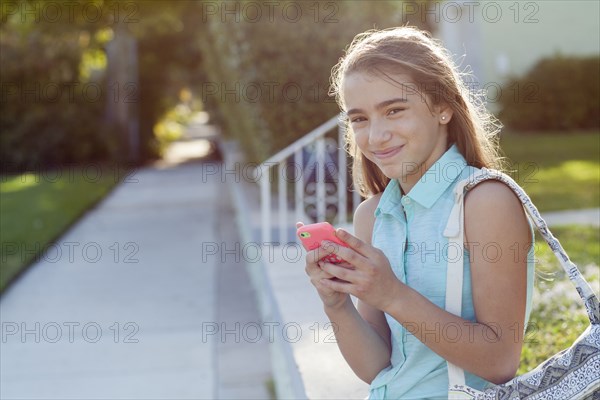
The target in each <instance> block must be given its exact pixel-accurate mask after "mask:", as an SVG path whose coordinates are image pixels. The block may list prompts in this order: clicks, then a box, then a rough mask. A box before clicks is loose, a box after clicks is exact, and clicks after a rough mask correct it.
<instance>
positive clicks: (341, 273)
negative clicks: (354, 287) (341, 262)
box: [319, 262, 357, 283]
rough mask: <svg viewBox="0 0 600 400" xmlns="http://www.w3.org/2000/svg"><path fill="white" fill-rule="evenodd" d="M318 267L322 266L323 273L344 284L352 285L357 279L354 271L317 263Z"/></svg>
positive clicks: (334, 265)
mask: <svg viewBox="0 0 600 400" xmlns="http://www.w3.org/2000/svg"><path fill="white" fill-rule="evenodd" d="M319 265H321V266H322V268H323V271H324V272H327V273H328V274H330V275H333V276H334V277H336V278H339V279H342V280H344V281H346V282H350V283H353V282H354V281H355V280H356V278H357V273H356V270H354V269H350V268H345V267H340V266H338V265H336V264H331V263H327V262H319Z"/></svg>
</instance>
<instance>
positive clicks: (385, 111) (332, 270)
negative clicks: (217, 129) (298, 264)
mask: <svg viewBox="0 0 600 400" xmlns="http://www.w3.org/2000/svg"><path fill="white" fill-rule="evenodd" d="M332 91H333V93H334V94H335V95H336V98H337V101H338V103H339V105H340V107H341V109H342V110H343V112H344V113H345V114H346V116H347V117H348V123H349V129H348V132H347V145H348V148H349V152H350V154H351V155H352V157H353V159H354V164H353V177H354V181H355V187H358V188H360V190H361V192H362V193H361V194H362V195H363V196H365V197H367V200H365V201H364V202H362V203H361V204H360V205H359V207H358V208H357V210H356V212H355V214H354V233H355V235H354V236H353V235H351V234H350V233H348V232H346V231H344V230H342V229H338V230H337V231H336V235H337V236H338V237H339V238H340V239H341V240H343V241H345V242H346V243H347V244H348V245H349V248H343V247H339V246H332V245H331V244H329V243H324V244H323V247H322V248H320V249H317V250H313V251H311V252H309V253H308V254H307V257H306V272H307V274H308V276H309V277H310V280H311V282H312V284H313V285H314V286H315V288H316V289H317V292H318V294H319V296H320V297H321V299H322V301H323V305H324V309H325V312H326V314H327V316H328V317H329V319H330V320H331V322H332V323H333V324H335V325H334V326H336V327H337V333H336V339H337V342H338V346H339V348H340V351H341V352H342V354H343V356H344V358H345V359H346V361H347V362H348V364H349V365H350V367H351V368H352V369H353V371H354V372H355V373H356V375H357V376H358V377H359V378H361V379H362V380H363V381H365V382H367V383H370V385H371V386H370V398H377V399H378V398H394V399H397V398H402V399H425V398H447V395H448V370H447V361H448V362H451V363H453V364H456V365H457V366H459V367H461V368H463V369H464V370H465V374H466V383H467V385H469V386H472V387H474V388H477V389H483V388H484V386H485V385H486V384H487V383H488V382H493V383H503V382H506V381H508V380H509V379H511V378H512V377H513V376H514V375H515V372H516V370H517V368H518V366H519V358H520V353H521V346H522V343H523V332H524V326H525V324H526V323H527V319H528V315H529V305H530V299H531V297H530V294H531V289H532V284H533V266H534V264H533V240H534V237H533V229H532V225H531V224H530V223H529V220H528V219H527V217H526V214H525V212H524V210H523V207H522V206H521V203H520V202H519V200H518V199H517V197H516V196H515V195H514V194H513V192H512V191H511V190H510V189H509V188H508V187H507V186H505V185H504V184H503V183H501V182H498V181H486V182H483V183H481V184H479V185H477V186H475V187H474V188H473V189H472V190H471V191H469V192H468V194H467V195H466V197H465V205H464V207H465V212H464V226H465V255H464V285H463V293H462V296H463V301H462V304H463V305H462V313H461V316H460V317H458V316H456V315H453V314H451V313H449V312H447V311H445V309H444V307H445V292H446V286H445V285H446V267H447V261H448V246H447V244H448V239H447V238H446V237H444V236H443V230H444V228H445V226H446V223H447V221H448V217H449V214H450V210H451V208H452V206H453V204H454V195H453V188H454V186H455V185H456V183H457V182H459V181H461V180H463V179H465V178H468V177H469V175H470V174H472V173H473V172H475V171H476V170H477V169H478V168H482V167H487V168H499V157H498V152H497V148H496V147H495V142H494V140H493V139H494V137H495V134H496V133H497V130H496V129H495V128H496V126H495V125H494V123H493V119H492V117H491V116H490V115H489V114H488V113H487V112H486V111H485V109H484V108H483V107H482V106H481V105H480V104H475V103H474V101H473V99H472V98H471V97H470V96H469V95H468V91H467V90H466V87H465V84H464V83H463V82H462V80H461V77H460V75H459V73H458V72H457V70H456V67H455V66H454V65H453V63H452V62H451V60H450V58H449V56H448V55H447V54H446V52H445V51H444V49H443V48H442V47H441V46H440V45H439V44H438V42H437V41H435V40H434V39H432V38H431V37H430V36H429V35H428V34H427V33H425V32H422V31H419V30H417V29H414V28H410V27H401V28H394V29H388V30H383V31H368V32H365V33H363V34H359V35H358V36H357V37H356V38H355V39H354V40H353V42H352V43H351V45H350V47H349V48H348V50H347V51H346V55H345V56H344V57H343V58H342V59H341V60H340V62H339V63H338V64H337V65H336V66H335V67H334V69H333V73H332ZM301 225H302V224H301V223H298V226H301ZM519 250H520V252H519ZM523 250H525V251H523ZM331 253H335V254H337V255H338V256H339V257H340V258H342V259H344V260H346V261H347V262H346V263H342V264H330V263H326V262H323V261H320V259H322V258H323V257H324V256H325V255H328V254H331ZM523 253H525V254H527V257H520V256H519V254H523ZM349 294H352V295H353V296H355V297H356V298H357V300H358V301H357V305H356V307H355V306H354V304H353V302H352V300H351V298H350V296H349Z"/></svg>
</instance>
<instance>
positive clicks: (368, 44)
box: [330, 26, 502, 197]
mask: <svg viewBox="0 0 600 400" xmlns="http://www.w3.org/2000/svg"><path fill="white" fill-rule="evenodd" d="M352 72H367V73H374V74H383V75H385V76H386V77H388V75H387V73H390V74H394V73H405V74H408V75H409V76H410V77H411V78H412V80H413V82H414V83H415V84H416V85H417V87H419V88H425V93H424V94H425V95H426V100H428V101H431V102H432V103H433V104H434V105H437V104H447V105H448V106H450V108H451V109H452V110H453V116H452V119H451V120H450V122H449V123H448V142H449V143H448V145H449V146H450V145H451V144H453V143H456V145H457V147H458V150H459V151H460V153H461V154H462V155H463V157H464V158H465V160H466V161H467V164H468V165H472V166H474V167H477V168H482V167H486V168H496V169H501V167H502V165H501V157H500V156H499V149H498V140H497V138H498V135H497V133H498V131H499V129H500V124H499V122H498V121H497V120H496V119H495V117H494V116H493V115H492V114H491V113H489V112H488V111H487V109H486V108H485V105H484V103H483V101H481V100H480V98H481V94H478V93H476V92H474V91H473V90H470V91H469V90H468V89H469V88H467V84H466V82H465V81H463V77H465V76H468V75H467V74H461V73H459V71H458V68H457V67H456V65H455V64H454V63H453V61H452V59H451V57H450V55H449V54H448V52H447V51H446V50H445V49H444V47H443V46H442V45H441V43H440V42H439V41H437V40H436V39H433V38H432V37H431V36H430V35H429V33H427V32H426V31H421V30H419V29H417V28H413V27H408V26H405V27H398V28H390V29H384V30H369V31H366V32H363V33H361V34H358V35H357V36H356V37H355V38H354V40H353V41H352V43H351V44H350V46H349V47H348V49H347V50H346V53H345V55H344V57H342V58H341V59H340V60H339V62H338V63H337V64H336V65H335V66H334V67H333V69H332V72H331V89H330V94H331V95H335V98H336V101H337V103H338V105H339V106H340V108H341V109H342V110H345V104H344V99H343V97H342V95H341V89H342V86H343V82H344V78H345V77H346V76H347V75H348V74H350V73H352ZM345 139H346V151H348V153H349V154H350V156H351V157H352V158H353V164H352V179H353V181H354V187H355V188H356V189H357V190H358V191H359V193H360V194H361V195H362V196H363V197H368V196H371V195H374V194H377V193H380V192H382V191H383V190H384V189H385V187H386V185H387V184H388V183H389V181H390V179H389V178H388V177H386V176H385V175H384V174H383V173H382V172H381V170H380V169H379V168H378V167H377V165H375V164H374V163H373V162H372V161H370V160H368V159H367V158H366V157H364V156H363V155H362V153H361V152H360V150H359V149H358V147H357V145H356V142H355V140H354V133H353V132H352V130H351V128H350V127H349V125H348V126H347V129H346V134H345Z"/></svg>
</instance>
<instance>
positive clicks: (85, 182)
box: [0, 167, 125, 292]
mask: <svg viewBox="0 0 600 400" xmlns="http://www.w3.org/2000/svg"><path fill="white" fill-rule="evenodd" d="M119 172H120V174H121V175H122V174H123V173H124V172H125V171H119ZM120 179H122V178H121V177H120V176H117V175H115V171H114V169H111V168H107V167H105V168H104V169H103V170H102V172H100V170H98V169H95V168H94V169H92V168H87V169H86V170H83V169H80V168H67V169H62V170H57V171H53V172H44V173H26V174H21V175H12V176H8V175H5V176H0V199H1V201H0V217H1V218H0V237H1V240H2V243H1V245H2V252H1V260H0V292H1V291H3V290H4V289H5V288H6V287H7V285H8V284H9V283H10V281H11V280H12V279H13V278H15V277H16V276H17V275H18V273H19V272H20V271H22V270H23V269H24V268H25V267H27V266H28V265H29V264H31V263H32V262H33V261H35V259H36V258H37V257H39V255H40V254H42V253H41V251H43V250H44V249H45V248H47V246H48V245H49V244H51V243H52V242H53V241H55V240H56V239H58V237H59V236H60V235H61V234H62V233H63V232H65V230H66V229H67V228H68V227H69V226H71V224H73V223H74V222H75V221H76V220H77V219H78V218H79V217H80V216H81V215H82V214H83V213H84V212H85V211H86V210H88V209H89V208H90V207H92V206H93V205H95V204H96V203H97V202H98V201H99V200H100V199H102V198H103V197H104V196H105V195H106V194H107V193H108V192H109V191H110V189H111V188H112V187H113V186H114V185H115V184H116V183H118V182H119V180H120Z"/></svg>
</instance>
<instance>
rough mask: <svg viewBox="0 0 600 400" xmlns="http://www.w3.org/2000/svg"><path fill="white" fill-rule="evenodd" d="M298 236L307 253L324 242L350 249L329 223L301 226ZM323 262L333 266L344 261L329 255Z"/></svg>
mask: <svg viewBox="0 0 600 400" xmlns="http://www.w3.org/2000/svg"><path fill="white" fill-rule="evenodd" d="M296 234H297V235H298V238H299V239H300V242H302V245H303V246H304V248H305V249H306V250H307V251H310V250H314V249H316V248H318V247H319V246H321V242H322V241H324V240H328V241H330V242H333V243H337V244H339V245H340V246H344V247H348V245H347V244H346V243H344V242H343V241H341V240H340V239H338V238H337V236H335V229H334V227H333V226H331V224H330V223H329V222H318V223H316V224H309V225H304V226H301V227H300V228H298V230H297V232H296ZM322 260H323V261H326V262H329V263H332V264H337V263H341V262H343V261H344V260H342V259H341V258H340V257H338V256H337V255H335V254H329V255H328V256H325V257H323V258H322Z"/></svg>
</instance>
